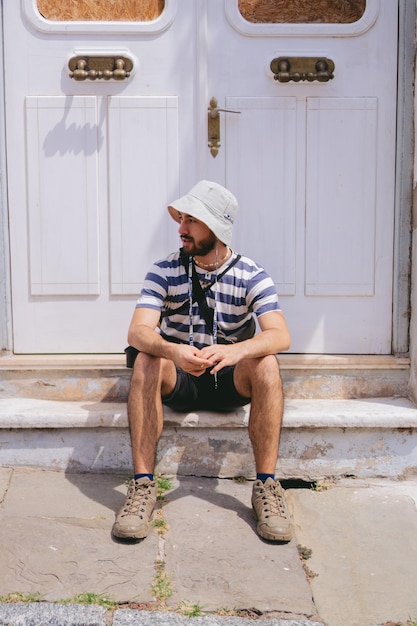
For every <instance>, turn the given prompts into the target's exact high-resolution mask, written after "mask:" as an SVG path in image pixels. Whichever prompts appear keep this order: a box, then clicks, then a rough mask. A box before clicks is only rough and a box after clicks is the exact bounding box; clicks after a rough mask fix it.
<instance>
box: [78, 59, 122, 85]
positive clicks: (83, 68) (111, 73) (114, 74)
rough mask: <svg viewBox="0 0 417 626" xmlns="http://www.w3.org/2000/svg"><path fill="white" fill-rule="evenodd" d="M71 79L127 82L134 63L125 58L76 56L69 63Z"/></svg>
mask: <svg viewBox="0 0 417 626" xmlns="http://www.w3.org/2000/svg"><path fill="white" fill-rule="evenodd" d="M68 67H69V69H70V70H71V71H70V78H73V79H74V80H77V81H81V80H87V79H88V80H111V79H112V80H125V79H126V78H129V76H130V73H131V71H132V69H133V62H132V60H131V59H129V58H128V57H125V56H115V57H107V56H76V57H72V58H71V59H70V60H69V62H68Z"/></svg>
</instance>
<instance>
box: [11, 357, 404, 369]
mask: <svg viewBox="0 0 417 626" xmlns="http://www.w3.org/2000/svg"><path fill="white" fill-rule="evenodd" d="M279 361H280V364H281V368H282V369H283V370H286V369H288V370H293V369H300V370H304V369H311V370H320V369H331V368H335V369H359V370H360V369H377V370H378V369H385V370H386V369H400V370H407V369H409V368H410V358H409V357H404V356H400V357H396V356H393V355H368V354H365V355H361V354H359V355H357V354H281V355H280V357H279ZM42 369H48V370H49V369H56V370H61V369H64V370H66V369H71V370H72V369H82V370H85V369H87V370H88V369H93V370H108V369H117V370H119V369H121V370H126V367H125V356H124V354H41V355H28V354H12V355H7V354H6V355H4V356H0V371H1V370H3V371H13V370H17V371H18V370H20V371H28V370H29V371H30V370H42Z"/></svg>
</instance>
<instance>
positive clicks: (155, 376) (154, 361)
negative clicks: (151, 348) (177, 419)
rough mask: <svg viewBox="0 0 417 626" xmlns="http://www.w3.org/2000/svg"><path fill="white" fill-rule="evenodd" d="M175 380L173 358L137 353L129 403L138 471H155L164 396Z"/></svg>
mask: <svg viewBox="0 0 417 626" xmlns="http://www.w3.org/2000/svg"><path fill="white" fill-rule="evenodd" d="M176 380H177V375H176V369H175V365H174V363H173V362H172V361H167V360H166V359H159V358H156V357H153V356H150V355H148V354H144V353H142V352H140V353H139V354H138V356H137V358H136V362H135V367H134V369H133V374H132V379H131V382H130V391H129V398H128V403H127V413H128V418H129V430H130V439H131V443H132V457H133V467H134V470H135V474H153V471H154V465H155V456H156V448H157V445H158V441H159V439H160V437H161V434H162V428H163V409H162V397H163V396H167V395H168V394H170V393H171V392H172V391H173V389H174V387H175V383H176Z"/></svg>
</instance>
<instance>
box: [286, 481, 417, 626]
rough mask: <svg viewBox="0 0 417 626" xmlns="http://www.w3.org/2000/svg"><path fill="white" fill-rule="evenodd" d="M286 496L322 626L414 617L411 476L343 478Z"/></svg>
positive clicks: (415, 521)
mask: <svg viewBox="0 0 417 626" xmlns="http://www.w3.org/2000/svg"><path fill="white" fill-rule="evenodd" d="M288 500H289V501H290V504H291V506H292V509H293V517H294V519H295V520H296V521H295V526H296V528H295V530H296V534H297V538H298V541H299V543H300V544H302V545H304V546H306V547H308V549H310V550H311V551H312V554H311V559H309V560H308V561H307V563H308V567H309V568H310V569H311V571H312V572H313V577H312V578H311V580H310V584H311V588H312V591H313V597H314V601H315V605H316V607H317V610H318V613H319V615H320V617H321V618H322V619H323V621H324V622H325V623H326V624H328V625H329V626H370V625H372V624H374V625H375V624H385V623H386V622H390V623H391V624H393V623H395V624H396V625H397V624H398V623H401V624H404V625H405V624H408V623H409V622H408V620H413V623H414V621H415V620H417V508H416V503H417V481H404V482H402V481H401V482H393V481H387V480H373V481H366V482H365V481H355V480H346V481H341V482H338V483H337V484H336V486H334V487H332V488H330V489H328V490H325V491H321V492H315V491H311V490H305V489H304V490H292V491H291V493H290V494H289V496H288Z"/></svg>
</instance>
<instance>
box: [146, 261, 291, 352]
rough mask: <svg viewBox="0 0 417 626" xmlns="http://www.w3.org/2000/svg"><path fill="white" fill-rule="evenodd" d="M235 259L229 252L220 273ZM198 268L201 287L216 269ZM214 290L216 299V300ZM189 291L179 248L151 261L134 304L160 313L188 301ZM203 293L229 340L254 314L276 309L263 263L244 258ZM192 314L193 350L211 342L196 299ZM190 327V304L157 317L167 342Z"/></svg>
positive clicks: (180, 336)
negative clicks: (180, 310)
mask: <svg viewBox="0 0 417 626" xmlns="http://www.w3.org/2000/svg"><path fill="white" fill-rule="evenodd" d="M235 258H236V254H235V253H234V252H233V254H232V256H231V258H230V259H229V260H228V261H227V264H225V265H222V267H221V270H219V273H220V272H223V271H224V270H225V269H226V267H227V266H229V265H230V264H231V263H232V262H233V260H234V259H235ZM196 270H197V274H198V277H199V279H200V283H201V286H202V288H203V289H204V287H205V285H207V284H209V283H211V282H212V281H213V280H214V279H215V275H216V274H215V272H206V271H204V270H202V269H200V268H199V267H198V266H196ZM216 289H217V298H215V290H216ZM188 294H189V284H188V276H187V272H186V270H185V268H184V265H183V264H182V262H181V258H180V252H179V251H177V252H173V253H172V254H170V255H169V256H168V257H167V258H166V259H163V260H161V261H157V262H156V263H154V265H153V266H152V268H151V269H150V271H149V272H148V273H147V274H146V277H145V282H144V286H143V289H142V291H141V294H140V296H139V299H138V301H137V303H136V307H137V308H149V309H155V310H156V311H160V312H161V313H162V312H163V311H169V310H173V309H177V308H178V307H180V306H181V305H182V304H184V303H185V302H188V301H189V297H188ZM205 295H206V300H207V304H208V306H209V307H211V308H212V309H214V307H215V306H216V314H217V321H218V327H219V332H221V333H223V334H224V335H225V336H226V337H228V338H233V336H234V335H235V334H236V333H237V332H238V331H239V330H241V329H242V328H243V327H245V326H248V325H249V324H250V322H251V318H252V313H254V314H255V315H256V316H257V317H261V316H262V315H264V314H265V313H270V312H271V311H279V310H280V306H279V302H278V296H277V292H276V289H275V286H274V283H273V282H272V279H271V278H270V277H269V276H268V274H267V273H266V272H265V270H264V269H263V268H262V267H260V266H259V265H258V264H257V263H255V262H254V261H252V260H251V259H249V258H248V257H244V256H242V257H241V258H240V259H239V260H238V261H237V263H235V264H234V265H233V267H231V268H230V270H229V271H226V273H225V274H223V276H221V277H220V279H219V281H218V282H217V287H216V284H214V285H213V286H212V287H210V288H209V289H208V290H207V291H206V292H205ZM192 315H193V319H192V327H193V340H194V345H195V346H196V347H197V348H203V347H204V346H207V345H211V344H212V343H213V340H212V336H211V335H210V332H209V329H208V328H207V327H206V323H205V321H204V319H203V318H201V317H200V315H199V308H198V304H197V303H194V304H193V308H192ZM189 329H190V320H189V311H188V307H187V308H186V309H185V311H184V312H183V313H176V314H173V315H169V316H167V317H163V319H162V320H161V328H160V332H161V335H162V336H164V337H166V338H169V339H171V340H176V341H179V342H181V343H188V342H189Z"/></svg>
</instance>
